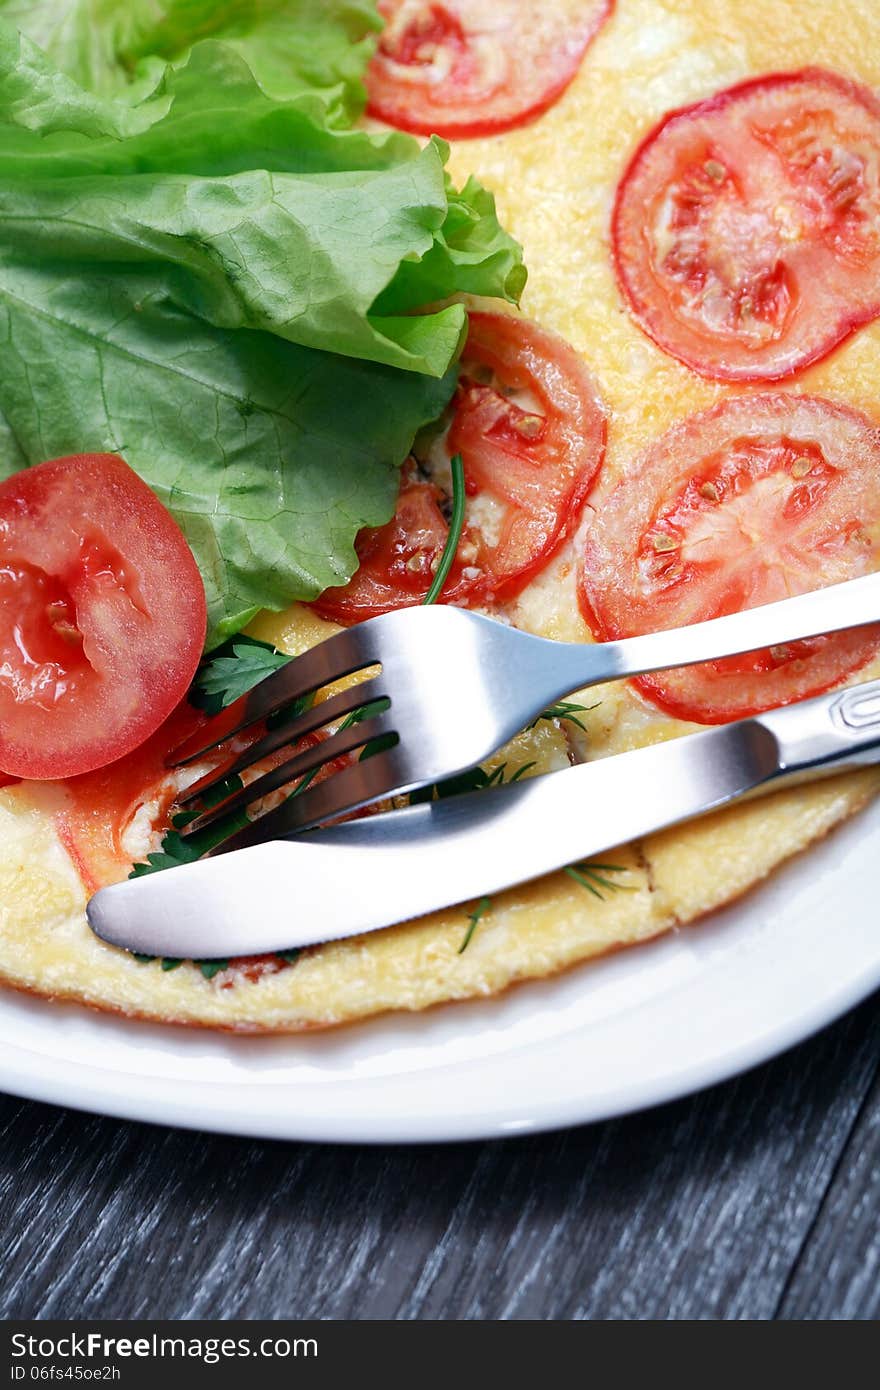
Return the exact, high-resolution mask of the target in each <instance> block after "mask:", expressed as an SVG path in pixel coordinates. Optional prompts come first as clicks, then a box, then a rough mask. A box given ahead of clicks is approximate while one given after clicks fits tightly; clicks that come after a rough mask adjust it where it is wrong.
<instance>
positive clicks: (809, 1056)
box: [0, 996, 880, 1320]
mask: <svg viewBox="0 0 880 1390" xmlns="http://www.w3.org/2000/svg"><path fill="white" fill-rule="evenodd" d="M878 1003H880V996H875V998H874V999H873V1000H872V1001H869V1002H868V1003H866V1004H864V1005H863V1006H862V1007H861V1008H860V1009H858V1010H856V1011H855V1012H854V1013H852V1014H851V1015H849V1017H847V1018H846V1019H844V1020H842V1021H841V1022H840V1023H838V1024H836V1025H835V1026H834V1027H833V1028H830V1029H828V1030H826V1031H825V1032H823V1033H822V1034H820V1035H819V1036H817V1037H816V1038H814V1039H812V1040H811V1041H810V1042H807V1043H805V1044H803V1045H802V1046H800V1047H799V1048H797V1049H795V1050H794V1051H792V1052H790V1053H788V1054H787V1055H786V1056H784V1057H781V1058H779V1059H777V1060H776V1061H774V1062H772V1063H769V1064H768V1065H766V1066H763V1067H761V1068H759V1069H757V1070H755V1071H753V1072H751V1073H750V1074H748V1075H746V1076H743V1077H740V1078H739V1079H738V1080H736V1081H733V1082H729V1083H727V1084H725V1085H723V1086H718V1087H715V1088H714V1089H712V1090H710V1091H706V1092H704V1093H703V1094H701V1095H698V1096H695V1097H693V1098H691V1099H688V1100H685V1101H680V1102H677V1103H675V1104H673V1105H668V1106H664V1107H662V1108H660V1109H656V1110H652V1111H648V1112H645V1113H643V1114H641V1115H636V1116H631V1117H629V1118H627V1119H624V1120H619V1121H614V1122H609V1123H606V1124H601V1125H593V1126H589V1127H584V1128H580V1129H572V1130H568V1131H563V1132H560V1133H557V1134H548V1135H541V1136H537V1137H534V1138H524V1139H513V1140H505V1141H498V1142H492V1143H483V1144H455V1145H449V1146H441V1145H436V1146H430V1147H415V1146H412V1147H401V1148H367V1147H357V1148H354V1147H352V1148H346V1147H332V1146H329V1145H315V1144H284V1143H274V1142H266V1141H251V1140H246V1139H234V1138H223V1137H217V1136H211V1135H204V1134H194V1133H187V1132H183V1131H174V1130H167V1129H160V1128H157V1127H151V1126H147V1125H137V1124H128V1123H125V1122H121V1121H117V1120H107V1119H99V1118H96V1117H92V1116H87V1115H80V1114H77V1113H75V1112H73V1111H65V1110H58V1109H54V1108H52V1107H49V1106H44V1105H35V1104H31V1103H28V1102H21V1101H18V1100H14V1099H11V1098H0V1133H2V1143H0V1154H2V1159H0V1213H2V1216H0V1226H2V1230H0V1269H2V1271H3V1276H2V1288H0V1315H2V1317H4V1318H7V1319H8V1318H86V1317H93V1318H94V1317H107V1318H126V1317H128V1318H152V1317H155V1318H261V1317H262V1318H310V1317H314V1318H333V1319H344V1318H357V1319H375V1318H395V1319H402V1318H405V1319H413V1318H415V1319H419V1318H427V1319H461V1318H479V1319H507V1318H539V1319H565V1320H568V1319H594V1320H598V1319H761V1320H764V1319H772V1318H782V1319H871V1318H875V1317H877V1316H878V1315H880V1278H878V1267H880V1234H878V1211H880V1008H878Z"/></svg>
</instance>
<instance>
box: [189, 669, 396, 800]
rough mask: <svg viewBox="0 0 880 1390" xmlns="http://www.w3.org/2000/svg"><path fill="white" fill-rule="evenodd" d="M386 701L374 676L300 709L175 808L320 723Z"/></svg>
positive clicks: (204, 780) (193, 788) (193, 789)
mask: <svg viewBox="0 0 880 1390" xmlns="http://www.w3.org/2000/svg"><path fill="white" fill-rule="evenodd" d="M386 698H387V691H386V690H385V688H384V686H382V685H381V683H379V679H378V677H374V678H373V679H372V680H368V681H360V682H359V683H358V684H357V685H353V686H350V687H349V688H348V689H347V690H340V691H339V693H338V694H337V695H331V697H330V699H329V700H322V701H321V703H320V704H317V705H312V707H311V708H310V709H307V710H303V712H302V714H299V715H297V716H296V718H295V719H292V720H290V721H289V722H287V723H284V724H282V725H280V726H279V727H278V728H277V729H272V730H271V731H270V732H269V733H268V734H266V736H265V737H264V738H261V739H258V740H257V742H256V743H252V744H251V745H250V746H249V747H248V748H245V750H244V752H243V753H242V754H241V755H240V756H239V757H238V758H236V760H235V762H234V763H232V764H231V766H229V767H226V768H222V769H219V770H218V771H216V772H211V773H209V774H208V775H207V777H203V778H201V779H200V780H199V781H198V782H194V783H193V785H192V786H191V787H188V788H187V791H186V794H185V795H184V796H181V797H178V799H177V804H178V806H180V807H181V808H182V809H183V810H186V808H187V807H188V806H191V805H192V804H193V802H195V801H199V800H200V799H201V798H202V797H203V796H204V795H205V794H206V793H207V792H210V791H211V789H212V788H213V787H215V786H217V785H218V783H220V782H226V781H228V779H229V778H230V777H236V776H238V774H239V773H240V772H245V771H247V769H248V768H249V767H253V766H254V764H255V763H258V762H260V761H262V759H263V758H268V757H269V755H270V753H275V752H277V750H278V749H279V748H283V747H284V745H285V744H287V743H297V742H298V740H299V739H301V738H305V736H306V734H311V733H314V731H315V729H320V728H321V726H322V725H323V724H334V723H335V722H336V720H337V719H341V718H342V717H343V716H344V715H346V714H351V713H352V712H353V711H354V710H356V709H359V708H360V706H361V705H367V704H371V703H372V701H373V700H378V699H386Z"/></svg>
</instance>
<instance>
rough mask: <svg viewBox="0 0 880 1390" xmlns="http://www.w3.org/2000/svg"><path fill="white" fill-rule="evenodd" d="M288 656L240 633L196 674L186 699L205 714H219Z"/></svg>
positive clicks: (278, 666) (283, 664)
mask: <svg viewBox="0 0 880 1390" xmlns="http://www.w3.org/2000/svg"><path fill="white" fill-rule="evenodd" d="M289 661H290V657H289V656H287V655H286V654H285V653H284V652H279V651H276V650H275V648H274V647H270V646H269V644H268V643H267V642H258V641H257V639H256V638H255V637H245V636H244V635H241V636H239V637H235V638H233V639H232V641H231V642H226V643H225V644H224V645H223V646H222V647H220V648H219V649H218V651H217V652H215V653H214V655H213V656H212V657H211V659H210V660H209V661H206V662H205V663H204V665H203V666H202V667H201V669H200V670H199V671H198V673H197V674H196V678H195V680H194V681H193V685H192V690H191V691H190V701H191V703H192V704H194V705H195V706H196V707H197V708H198V709H203V710H204V711H205V713H206V714H211V715H213V714H219V713H220V711H221V710H224V709H226V707H227V705H233V704H235V701H236V700H240V699H241V697H242V695H247V694H248V692H249V691H251V690H253V688H254V686H255V685H259V683H260V681H262V680H265V679H266V677H267V676H271V674H272V672H273V671H278V670H280V669H281V667H282V666H286V665H287V663H288V662H289Z"/></svg>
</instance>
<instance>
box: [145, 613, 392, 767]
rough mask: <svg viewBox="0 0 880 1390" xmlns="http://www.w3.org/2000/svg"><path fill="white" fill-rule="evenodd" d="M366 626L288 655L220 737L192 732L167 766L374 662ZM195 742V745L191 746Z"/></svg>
mask: <svg viewBox="0 0 880 1390" xmlns="http://www.w3.org/2000/svg"><path fill="white" fill-rule="evenodd" d="M368 626H369V625H368V624H367V623H361V624H359V625H358V626H355V627H352V628H348V629H346V630H345V631H344V632H337V633H334V635H333V636H332V637H328V638H327V640H326V641H325V642H319V643H318V644H317V646H314V647H310V648H309V650H308V651H307V652H303V654H302V656H295V657H292V658H291V660H290V661H289V663H288V664H287V665H286V666H282V667H280V669H279V670H277V671H273V672H272V675H271V676H267V677H266V679H265V680H262V681H260V683H259V685H256V686H254V688H253V690H251V691H250V693H249V694H248V695H246V696H245V703H244V710H243V714H242V718H241V719H240V720H239V722H238V723H237V724H235V725H233V726H232V728H230V729H226V730H224V732H223V734H222V736H221V737H220V738H216V739H214V740H213V741H211V742H209V743H205V742H204V733H203V732H200V733H197V734H195V735H194V736H193V738H192V739H189V740H187V741H186V742H185V743H182V744H181V745H180V747H179V748H177V749H175V757H174V761H173V762H169V764H168V766H169V767H170V768H178V767H186V766H187V765H188V764H189V763H194V762H197V761H198V759H199V758H202V757H204V755H205V754H206V753H210V752H211V750H212V749H214V748H217V747H219V745H220V744H221V743H226V742H228V740H229V739H230V738H233V737H234V736H235V735H236V734H238V733H240V732H241V730H242V729H246V728H247V727H248V725H250V724H256V723H257V722H258V721H259V720H261V719H266V718H268V716H269V715H270V714H274V713H275V712H276V710H279V709H282V708H283V707H284V705H287V704H290V703H291V702H292V701H293V700H298V699H300V697H301V696H303V695H310V694H311V693H312V691H313V690H320V688H321V686H322V685H331V684H332V683H333V682H334V681H338V680H342V678H343V677H344V676H350V675H352V674H353V673H354V672H355V671H360V670H362V669H363V667H365V666H373V665H375V664H376V658H375V656H374V655H373V649H374V646H375V644H374V642H373V641H372V640H371V637H370V635H369V634H368V633H367V632H366V631H365V629H367V628H368ZM199 740H201V741H200V742H199ZM197 742H198V746H195V745H196V743H197Z"/></svg>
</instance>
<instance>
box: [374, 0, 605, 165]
mask: <svg viewBox="0 0 880 1390" xmlns="http://www.w3.org/2000/svg"><path fill="white" fill-rule="evenodd" d="M612 8H613V0H561V2H560V3H557V4H556V5H553V6H549V5H547V6H545V5H533V4H528V3H526V0H468V3H464V0H446V3H435V0H379V12H380V14H381V15H382V17H383V19H384V20H385V30H384V32H383V34H382V35H381V37H380V39H379V44H378V48H377V51H376V53H375V55H374V57H373V59H372V62H371V63H370V66H369V69H368V71H367V79H366V80H367V93H368V98H369V105H368V111H369V112H370V114H371V115H372V116H376V117H378V119H379V120H382V121H387V122H388V124H389V125H394V126H397V127H398V128H399V129H401V130H411V131H414V132H416V133H418V134H423V135H430V134H437V135H443V136H447V137H449V138H456V137H462V136H473V135H488V134H491V133H492V132H496V131H501V130H510V129H512V128H513V127H514V126H518V125H522V124H523V123H524V122H526V121H530V120H533V119H534V118H535V117H536V116H538V115H540V114H541V112H542V111H545V110H546V109H547V107H548V106H550V105H551V104H552V103H553V102H554V101H556V99H557V98H558V97H559V96H561V94H562V93H563V92H564V91H565V88H566V87H567V86H568V85H569V83H570V82H571V80H572V78H573V77H574V76H575V74H576V72H577V70H578V68H579V67H580V64H581V60H582V59H583V56H584V53H585V52H586V50H587V48H588V46H589V44H590V42H591V40H592V39H593V37H594V36H595V34H596V33H597V32H598V30H599V29H600V28H601V26H602V24H604V22H605V20H606V19H607V18H608V16H609V14H610V13H611V10H612Z"/></svg>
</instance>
